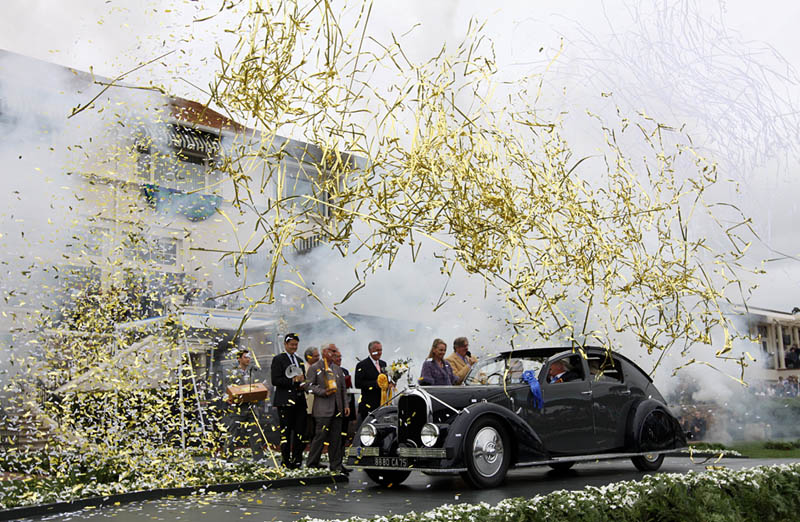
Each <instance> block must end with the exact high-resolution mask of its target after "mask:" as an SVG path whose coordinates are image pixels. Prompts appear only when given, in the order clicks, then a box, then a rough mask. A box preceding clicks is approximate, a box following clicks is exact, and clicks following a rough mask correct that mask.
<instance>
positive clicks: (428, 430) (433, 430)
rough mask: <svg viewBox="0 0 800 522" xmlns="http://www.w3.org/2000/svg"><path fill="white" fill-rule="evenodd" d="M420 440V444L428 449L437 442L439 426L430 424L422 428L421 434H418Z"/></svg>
mask: <svg viewBox="0 0 800 522" xmlns="http://www.w3.org/2000/svg"><path fill="white" fill-rule="evenodd" d="M420 438H421V439H422V444H423V446H425V447H426V448H430V447H431V446H433V445H434V444H436V441H437V440H439V426H437V425H436V424H431V423H430V422H429V423H428V424H426V425H425V426H423V427H422V432H421V433H420Z"/></svg>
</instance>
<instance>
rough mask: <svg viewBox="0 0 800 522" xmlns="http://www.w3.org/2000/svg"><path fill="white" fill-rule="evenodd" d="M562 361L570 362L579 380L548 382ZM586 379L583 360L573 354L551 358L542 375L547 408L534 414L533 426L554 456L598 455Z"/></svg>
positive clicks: (541, 381) (589, 390) (540, 377)
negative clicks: (548, 376) (552, 367)
mask: <svg viewBox="0 0 800 522" xmlns="http://www.w3.org/2000/svg"><path fill="white" fill-rule="evenodd" d="M559 361H561V362H567V364H568V365H569V368H570V370H571V371H573V372H575V374H577V375H576V376H575V377H576V378H575V379H574V380H570V381H568V382H559V383H548V382H547V381H548V379H547V375H548V373H549V369H550V367H551V366H552V365H553V364H554V363H556V362H559ZM586 376H587V371H586V366H585V362H584V360H583V357H581V356H580V355H578V354H572V353H569V354H566V355H556V356H553V357H551V358H550V360H548V362H547V364H546V365H545V366H544V368H543V369H542V373H541V374H540V376H539V382H540V385H541V387H542V398H543V400H544V407H543V408H542V409H541V410H539V411H538V412H536V413H535V414H534V415H533V418H532V419H531V420H532V422H531V424H532V426H533V428H534V429H535V430H536V432H537V433H538V434H539V436H540V437H541V438H542V442H544V446H545V448H546V449H547V450H548V451H550V453H552V454H554V455H579V454H591V453H595V449H594V448H595V446H596V444H595V442H596V441H595V434H594V424H593V419H592V390H591V385H590V383H589V380H588V379H587V378H586Z"/></svg>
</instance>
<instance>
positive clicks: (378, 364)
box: [372, 359, 381, 373]
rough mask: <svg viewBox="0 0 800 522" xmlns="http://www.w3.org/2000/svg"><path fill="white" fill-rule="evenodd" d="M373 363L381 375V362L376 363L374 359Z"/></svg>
mask: <svg viewBox="0 0 800 522" xmlns="http://www.w3.org/2000/svg"><path fill="white" fill-rule="evenodd" d="M372 362H374V363H375V368H377V369H378V373H381V363H380V362H379V361H376V360H375V359H372Z"/></svg>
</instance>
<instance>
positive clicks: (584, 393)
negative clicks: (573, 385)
mask: <svg viewBox="0 0 800 522" xmlns="http://www.w3.org/2000/svg"><path fill="white" fill-rule="evenodd" d="M628 393H630V392H628ZM591 394H592V390H589V391H585V392H581V395H591Z"/></svg>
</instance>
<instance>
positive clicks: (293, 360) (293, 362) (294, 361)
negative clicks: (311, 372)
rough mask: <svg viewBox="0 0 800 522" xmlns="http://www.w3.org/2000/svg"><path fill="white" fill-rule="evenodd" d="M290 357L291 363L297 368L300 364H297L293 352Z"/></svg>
mask: <svg viewBox="0 0 800 522" xmlns="http://www.w3.org/2000/svg"><path fill="white" fill-rule="evenodd" d="M290 357H291V358H292V364H293V365H295V366H297V367H298V368H299V367H300V365H299V364H297V357H295V356H294V354H290Z"/></svg>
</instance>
